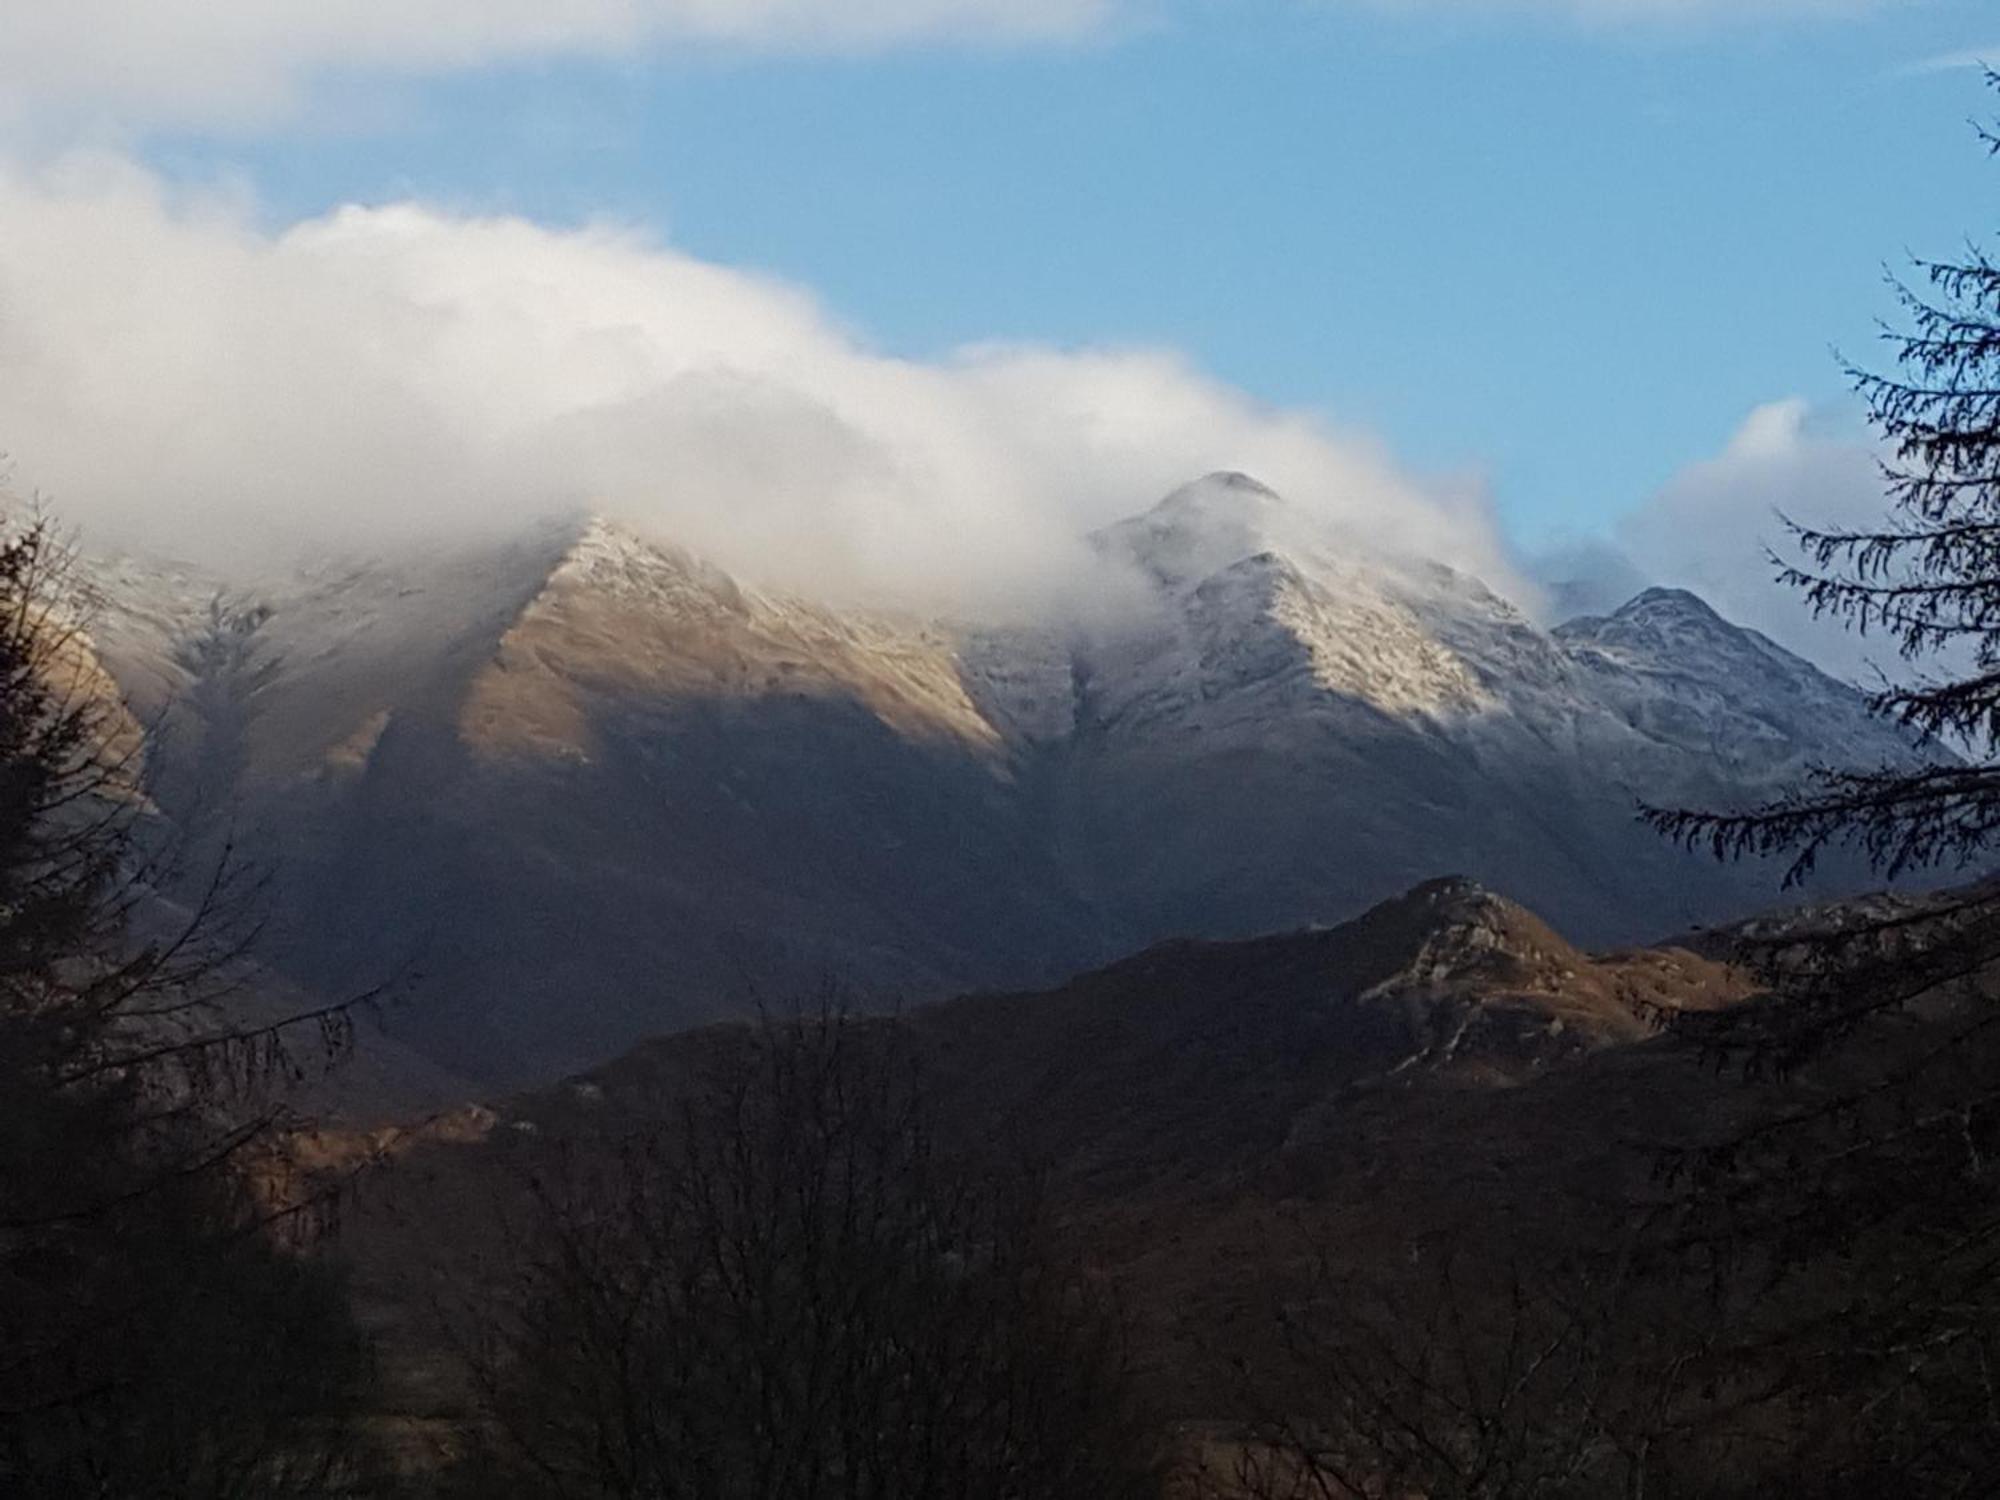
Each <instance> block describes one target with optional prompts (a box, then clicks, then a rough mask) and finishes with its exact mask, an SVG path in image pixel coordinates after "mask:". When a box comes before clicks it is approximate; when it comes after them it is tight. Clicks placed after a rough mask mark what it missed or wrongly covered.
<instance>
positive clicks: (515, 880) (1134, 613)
mask: <svg viewBox="0 0 2000 1500" xmlns="http://www.w3.org/2000/svg"><path fill="white" fill-rule="evenodd" d="M1096 541H1097V545H1098V547H1099V549H1100V551H1101V552H1102V554H1103V555H1104V556H1105V557H1107V558H1108V559H1111V560H1113V561H1114V562H1116V561H1121V560H1122V561H1123V562H1125V563H1128V564H1129V565H1130V570H1131V572H1132V574H1133V576H1134V578H1135V580H1136V586H1137V587H1138V589H1139V591H1140V592H1141V594H1143V595H1144V596H1145V597H1144V598H1143V599H1142V600H1140V601H1139V602H1138V604H1136V605H1135V607H1134V608H1132V609H1131V610H1130V611H1129V612H1128V613H1129V617H1126V618H1121V619H1120V620H1117V621H1113V622H1111V623H1105V622H1103V621H1100V622H1099V623H1097V624H1095V625H1094V626H1092V627H1091V628H1089V629H1082V628H1079V629H1077V630H1074V631H1068V630H1063V629H1060V628H1056V627H1051V626H1044V627H1039V628H1032V629H1031V628H1022V627H1018V626H1011V625H993V626H982V625H977V624H966V623H963V622H953V621H944V620H931V619H918V618H912V617H910V616H908V615H905V614H900V613H897V612H894V611H880V612H866V611H855V610H851V609H837V608H832V607H829V606H827V605H824V604H822V603H819V602H817V601H814V600H811V599H806V598H801V597H798V596H796V595H793V594H788V593H783V592H777V591H772V590H767V589H762V588H759V587H757V586H755V585H754V584H753V583H751V582H750V581H748V580H743V579H738V578H734V577H731V576H730V575H729V574H727V573H726V572H724V571H723V570H721V569H719V568H717V567H716V566H714V565H713V564H712V563H709V562H706V561H704V560H702V559H701V558H699V557H696V556H694V555H692V554H690V553H688V552H686V551H684V550H682V549H679V548H676V547H674V546H672V545H670V544H667V543H665V542H661V541H657V540H654V539H651V538H649V537H646V536H643V535H641V534H639V533H637V532H635V531H633V530H631V529H630V528H626V527H622V526H619V525H617V524H614V523H611V522H608V521H604V520H590V521H580V522H571V523H565V524H563V525H560V526H545V527H540V528H536V529H533V530H531V531H528V532H525V533H523V534H522V535H520V536H518V537H515V538H512V539H508V540H505V541H498V542H488V543H486V544H483V545H481V546H478V547H471V546H466V547H459V548H437V549H431V550H429V551H426V552H423V553H421V554H413V555H407V556H400V557H395V558H389V559H367V558H362V559H354V558H349V559H339V560H333V559H329V560H325V561H323V562H321V563H318V564H315V565H314V566H312V567H309V568H303V569H299V570H296V571H295V572H293V573H291V574H289V575H287V576H285V577H283V578H280V579H278V580H276V581H274V582H273V581H266V582H264V583H263V584H261V585H259V586H258V587H257V588H255V589H248V590H246V589H243V588H241V587H237V588H234V589H231V590H228V591H226V593H227V598H228V599H229V600H230V601H231V602H230V604H229V607H228V608H223V609H212V608H211V607H210V604H209V599H210V597H211V595H212V594H213V593H214V592H215V591H216V589H215V587H214V585H213V581H212V580H204V579H202V578H201V577H200V576H199V575H198V573H197V572H196V571H194V570H188V569H176V568H166V567H161V566H159V565H155V564H147V563H143V562H138V561H133V560H129V559H128V560H126V561H124V562H120V563H117V564H106V565H104V566H102V567H100V568H99V570H98V578H99V584H100V589H101V592H103V593H104V594H105V595H106V598H107V606H106V610H105V613H104V617H103V618H104V626H103V630H102V632H101V640H100V642H99V645H100V649H101V652H102V655H103V657H104V659H105V660H106V662H107V663H108V665H109V666H110V668H111V670H112V671H113V672H114V673H115V674H116V675H117V676H118V677H119V679H120V681H121V682H122V683H124V684H125V686H126V688H127V690H128V691H129V692H131V693H133V694H134V695H135V696H138V697H142V698H144V699H146V700H147V701H149V702H152V703H162V702H164V703H167V704H169V705H171V706H170V708H169V711H168V715H167V717H168V721H169V723H170V725H171V726H172V730H173V732H171V733H169V734H168V735H166V736H165V737H164V738H163V739H162V740H161V742H160V743H159V744H158V745H156V746H155V747H154V751H153V754H154V758H155V762H156V765H155V770H156V772H157V774H156V778H155V779H156V780H157V782H158V783H159V785H160V786H161V788H162V791H161V796H160V802H161V806H162V807H163V808H164V809H165V810H166V812H167V813H168V815H170V816H175V817H178V818H180V819H182V820H184V821H186V822H188V823H189V824H190V826H191V827H199V825H201V824H202V822H203V820H204V819H213V818H215V817H216V815H217V809H227V822H228V832H227V835H225V834H224V833H223V832H221V831H218V832H217V833H216V834H215V835H214V836H215V837H216V838H217V839H218V840H219V839H221V838H222V837H224V836H229V837H233V838H235V840H236V841H237V843H238V844H239V845H247V846H248V847H249V848H250V849H251V852H252V854H253V855H254V856H256V857H258V858H260V859H261V860H264V861H267V862H268V863H269V864H270V865H271V866H272V867H273V868H274V869H275V871H276V872H277V873H276V881H275V885H274V896H273V901H274V905H275V908H276V910H275V911H274V913H273V920H272V924H271V930H272V932H273V935H274V952H273V955H272V956H273V961H274V962H276V963H278V964H280V965H281V966H283V967H284V968H286V969H287V970H288V972H289V973H290V975H291V976H292V977H293V978H295V979H297V980H299V981H302V982H304V983H306V984H308V985H311V986H314V987H320V988H326V989H332V990H336V991H349V990H352V989H354V988H357V987H365V986H367V985H371V984H374V983H377V982H380V981H382V980H384V979H388V978H392V977H396V976H398V975H405V976H409V977H413V978H414V979H416V980H417V981H419V982H418V983H416V984H414V985H413V986H411V988H412V994H413V998H412V1000H411V1002H410V1003H409V1005H408V1006H407V1007H406V1008H405V1009H404V1010H403V1011H402V1012H400V1013H399V1014H398V1015H397V1016H396V1018H395V1020H394V1023H393V1024H394V1025H395V1026H396V1027H397V1029H398V1030H399V1032H400V1033H401V1035H402V1036H403V1038H404V1040H405V1041H407V1042H408V1043H409V1044H410V1045H412V1046H414V1047H416V1048H417V1049H418V1050H419V1051H421V1052H423V1053H425V1054H426V1055H427V1056H428V1058H429V1059H430V1061H431V1062H432V1063H434V1064H436V1065H438V1066H440V1067H444V1068H449V1069H453V1070H456V1071H457V1072H458V1073H460V1074H461V1075H464V1076H468V1077H470V1078H473V1079H475V1080H478V1081H480V1082H482V1083H487V1084H515V1083H526V1082H532V1081H534V1080H537V1079H540V1078H545V1077H549V1076H552V1075H555V1074H559V1073H562V1072H565V1071H569V1070H572V1069H575V1068H577V1067H581V1066H583V1065H586V1064H588V1063H589V1062H591V1061H593V1060H595V1059H598V1058H601V1057H604V1056H608V1055H611V1054H612V1053H614V1052H616V1051H617V1050H619V1049H620V1048H621V1047H623V1046H625V1045H626V1044H628V1043H629V1042H631V1041H632V1040H633V1039H635V1038H637V1037H639V1036H643V1035H647V1034H650V1033H654V1032H658V1031H661V1030H664V1029H669V1028H671V1027H675V1026H680V1025H686V1024H690V1023H693V1022H698V1021H701V1020H705V1019H709V1018H713V1017H716V1016H720V1015H724V1014H729V1013H732V1012H736V1011H740V1010H742V1009H743V1008H745V1007H746V1006H750V1005H753V1004H756V1003H758V1002H759V1001H760V1000H763V1001H770V1000H772V999H781V998H782V997H783V996H784V995H786V994H787V993H790V992H793V991H795V990H796V989H797V988H798V987H799V986H801V985H805V984H810V983H813V982H817V981H819V980H822V979H823V978H824V977H825V976H827V975H830V974H831V975H838V976H840V977H842V978H844V979H846V980H848V981H850V982H852V983H854V984H857V985H859V986H861V987H862V988H864V989H865V990H866V991H868V992H869V993H871V994H888V993H893V994H898V995H901V996H904V997H908V998H916V997H921V996H927V995H933V994H939V993H946V992H949V991H952V990H958V989H966V988H975V987H981V986H1018V985H1024V984H1032V983H1040V982H1045V981H1049V980H1052V979H1054V978H1057V977H1060V976H1061V975H1062V974H1065V973H1068V972H1073V971H1075V970H1077V969H1080V968H1083V967H1086V966H1088V965H1090V964H1092V963H1097V962H1102V961H1104V960H1106V959H1108V958H1110V957H1112V956H1114V955H1116V954H1118V953H1120V952H1129V951H1132V950H1134V949H1137V948H1140V947H1143V946H1144V945H1146V944H1148V943H1152V942H1156V941H1159V940H1161V939H1166V938H1171V937H1184V936H1198V937H1213V938H1229V937H1238V936H1244V935H1249V934H1255V933H1259V932H1265V931H1271V930H1278V929H1285V928H1294V927H1305V926H1311V925H1313V924H1319V923H1327V922H1334V921H1339V920H1342V919H1345V918H1348V917H1351V916H1353V915H1354V914H1356V913H1357V912H1360V911H1362V910H1364V909H1365V908H1367V907H1369V906H1370V905H1372V904H1373V903H1375V902H1378V901H1380V900H1382V899H1383V898H1385V897H1387V896H1389V895H1390V894H1392V893H1394V892H1396V891H1399V890H1405V889H1407V888H1409V887H1411V886H1413V885H1415V884H1417V883H1418V882H1421V881H1424V880H1426V879H1428V878H1430V877H1432V876H1434V875H1435V874H1436V873H1437V872H1438V871H1440V870H1451V869H1456V870H1462V871H1464V872H1466V874H1467V875H1468V876H1470V877H1472V878H1474V879H1476V880H1477V881H1479V882H1481V883H1483V884H1484V885H1486V886H1487V887H1490V888H1493V889H1500V890H1506V891H1508V892H1509V893H1510V894H1514V895H1517V896H1519V897H1520V898H1522V899H1523V900H1525V901H1526V902H1527V903H1528V904H1529V905H1530V906H1532V907H1533V908H1534V909H1536V910H1538V911H1542V912H1545V913H1547V914H1548V915H1549V917H1550V918H1551V919H1552V920H1553V921H1554V922H1556V923H1557V925H1558V926H1559V927H1560V928H1562V930H1564V931H1567V932H1572V933H1575V934H1576V935H1577V936H1578V937H1579V938H1581V939H1582V940H1584V941H1586V942H1605V941H1616V940H1624V939H1628V938H1636V937H1650V936H1655V935H1657V934H1658V933H1659V932H1661V931H1662V930H1667V929H1671V928H1674V927H1678V926H1684V925H1688V924H1693V923H1698V922H1707V921H1711V920H1714V919H1718V918H1721V917H1724V916H1729V915H1734V914H1736V913H1737V912H1739V911H1741V910H1742V909H1744V908H1746V907H1753V906H1759V905H1762V904H1765V902H1766V901H1767V900H1768V899H1769V895H1770V893H1771V891H1772V889H1773V878H1772V875H1771V872H1769V871H1765V870H1761V869H1758V868H1755V867H1749V868H1718V867H1715V866H1713V865H1711V864H1710V863H1708V862H1706V861H1703V860H1700V859H1697V858H1694V857H1692V856H1689V855H1686V854H1684V853H1681V852H1679V851H1676V850H1674V849H1671V848H1668V847H1665V846H1663V845H1662V844H1661V843H1660V842H1659V841H1658V840H1657V839H1655V838H1654V837H1653V836H1652V835H1651V834H1649V833H1648V832H1647V831H1646V830H1644V829H1643V828H1641V827H1640V826H1638V825H1637V823H1636V822H1635V819H1634V810H1635V805H1636V803H1637V802H1638V800H1639V799H1640V798H1642V797H1643V798H1645V799H1647V800H1650V801H1666V802H1683V803H1687V804H1700V805H1714V804H1717V803H1720V802H1725V801H1740V800H1744V799H1752V798H1758V797H1762V796H1766V795H1768V794H1769V793H1771V792H1772V791H1774V790H1776V789H1777V788H1778V787H1780V786H1782V785H1783V784H1784V783H1785V781H1786V780H1788V779H1789V778H1790V777H1792V776H1794V775H1796V774H1797V772H1798V770H1799V769H1800V768H1802V767H1803V766H1805V765H1806V764H1808V763H1814V762H1830V763H1836V764H1839V763H1845V764H1856V765H1863V764H1866V765H1874V764H1881V763H1883V762H1885V761H1893V760H1897V759H1899V758H1907V757H1908V756H1909V755H1910V750H1909V747H1908V746H1907V745H1906V744H1905V743H1904V741H1903V740H1902V739H1901V738H1900V737H1899V736H1898V735H1897V734H1896V733H1895V732H1894V731H1893V730H1892V729H1890V728H1889V727H1887V726H1885V725H1883V724H1881V723H1879V722H1877V721H1875V720H1873V719H1871V718H1870V717H1869V716H1868V714H1867V712H1866V709H1865V705H1864V704H1863V702H1862V700H1861V698H1860V696H1859V695H1858V694H1856V693H1855V692H1854V691H1853V690H1852V689H1851V688H1848V687H1847V686H1845V685H1843V684H1841V683H1838V682H1835V681H1834V680H1832V679H1831V678H1828V677H1826V676H1825V675H1823V674H1821V673H1819V672H1817V671H1816V670H1815V669H1814V668H1812V667H1811V666H1810V665H1809V664H1807V663H1806V662H1803V661H1801V660H1799V659H1798V658H1796V657H1793V656H1790V655H1788V654H1786V653H1784V652H1782V651H1780V650H1779V649H1778V648H1777V647H1775V646H1773V645H1771V643H1770V642H1768V641H1766V640H1764V639H1763V638H1762V637H1761V636H1758V635H1756V634H1755V633H1754V632H1750V631H1746V630H1741V629H1739V628H1737V627H1735V626H1733V625H1730V624H1729V623H1728V622H1726V621H1724V620H1722V619H1721V618H1720V617H1718V616H1716V615H1715V614H1714V613H1713V612H1712V611H1710V610H1708V608H1707V607H1706V606H1705V605H1703V604H1701V603H1700V601H1698V600H1696V599H1694V598H1693V597H1692V596H1690V595H1684V594H1676V593H1672V592H1669V591H1649V592H1647V593H1645V594H1642V595H1641V596H1639V597H1638V598H1637V599H1634V600H1633V601H1631V603H1629V604H1628V605H1626V606H1625V607H1624V608H1623V609H1620V610H1618V611H1616V612H1615V613H1613V614H1611V615H1609V616H1606V617H1602V618H1592V619H1584V620H1576V621H1572V622H1570V623H1569V624H1567V625H1564V626H1562V627H1561V628H1559V629H1557V630H1554V631H1547V630H1543V629H1541V628H1540V627H1538V626H1537V625H1536V624H1534V623H1533V622H1532V621H1531V620H1530V619H1529V618H1528V617H1527V616H1526V615H1524V614H1523V613H1522V612H1521V611H1520V610H1518V609H1516V608H1515V607H1514V606H1513V605H1511V604H1509V603H1508V602H1507V601H1506V600H1505V599H1503V598H1501V597H1499V596H1498V595H1496V594H1495V593H1493V592H1492V591H1491V590H1490V589H1488V588H1487V587H1485V586H1484V585H1483V584H1481V583H1480V582H1479V581H1477V580H1476V579H1472V578H1469V577H1466V576H1465V575H1463V574H1459V573H1455V572H1453V571H1451V570H1449V569H1446V568H1442V567H1435V566H1423V565H1412V566H1407V567H1388V566H1383V565H1378V564H1375V563H1371V562H1369V561H1367V560H1365V559H1364V558H1363V557H1361V556H1358V555H1352V554H1350V553H1348V552H1346V551H1344V550H1342V549H1340V548H1338V547H1335V546H1333V545H1330V544H1329V543H1328V542H1327V540H1326V539H1325V538H1324V537H1320V536H1317V535H1315V534H1314V533H1313V531H1312V529H1311V527H1310V526H1309V525H1308V524H1307V521H1306V519H1305V517H1304V515H1303V513H1302V512H1300V511H1298V510H1297V509H1296V508H1294V507H1291V506H1288V505H1287V504H1286V503H1285V502H1284V501H1283V500H1282V499H1280V498H1279V497H1278V496H1277V495H1276V494H1274V493H1273V492H1272V491H1271V490H1269V489H1268V488H1266V487H1265V486H1263V485H1261V484H1259V483H1257V482H1256V481H1255V480H1252V479H1249V478H1247V477H1245V476H1243V475H1240V474H1215V475H1210V476H1208V477H1206V478H1204V479H1201V480H1198V481H1196V482H1195V483H1193V484H1191V485H1188V486H1185V487H1183V488H1181V489H1179V490H1177V491H1175V492H1174V493H1173V494H1171V495H1169V496H1168V497H1166V499H1164V500H1163V501H1161V502H1160V503H1159V504H1158V505H1156V506H1154V507H1153V508H1152V509H1151V510H1149V511H1147V512H1145V513H1143V514H1141V515H1138V516H1135V517H1133V518H1132V519H1131V520H1128V521H1124V522H1121V523H1119V524H1117V525H1114V526H1111V527H1109V528H1106V529H1105V530H1104V531H1102V532H1100V533H1099V534H1098V536H1097V539H1096ZM1828 874H1829V878H1830V879H1832V880H1835V881H1837V880H1838V877H1839V871H1838V870H1837V869H1830V870H1829V872H1828ZM1475 926H1476V924H1475Z"/></svg>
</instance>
